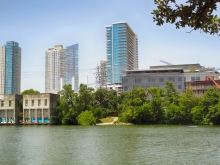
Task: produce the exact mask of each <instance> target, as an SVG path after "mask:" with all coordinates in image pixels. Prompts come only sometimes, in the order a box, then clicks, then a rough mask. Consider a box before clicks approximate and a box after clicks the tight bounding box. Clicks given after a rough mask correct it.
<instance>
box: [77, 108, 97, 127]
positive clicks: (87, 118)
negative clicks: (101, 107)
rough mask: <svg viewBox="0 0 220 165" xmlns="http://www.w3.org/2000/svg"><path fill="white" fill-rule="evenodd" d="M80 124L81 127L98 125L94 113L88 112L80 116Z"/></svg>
mask: <svg viewBox="0 0 220 165" xmlns="http://www.w3.org/2000/svg"><path fill="white" fill-rule="evenodd" d="M78 123H79V124H80V125H94V124H96V120H95V117H94V116H93V114H92V112H91V111H87V110H86V111H84V112H82V113H81V114H80V115H79V116H78Z"/></svg>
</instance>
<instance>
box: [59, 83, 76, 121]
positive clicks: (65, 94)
mask: <svg viewBox="0 0 220 165" xmlns="http://www.w3.org/2000/svg"><path fill="white" fill-rule="evenodd" d="M59 94H60V98H59V100H58V106H57V113H58V119H59V121H60V123H62V124H77V123H78V122H77V116H78V115H79V114H80V113H79V112H78V111H77V109H76V106H75V100H76V98H77V93H74V91H73V90H72V86H71V85H64V86H63V90H61V91H60V92H59Z"/></svg>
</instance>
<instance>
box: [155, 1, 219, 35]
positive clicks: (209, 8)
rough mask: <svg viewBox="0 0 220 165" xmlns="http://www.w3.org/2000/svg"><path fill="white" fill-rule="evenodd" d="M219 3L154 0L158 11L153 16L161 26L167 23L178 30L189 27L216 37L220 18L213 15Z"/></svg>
mask: <svg viewBox="0 0 220 165" xmlns="http://www.w3.org/2000/svg"><path fill="white" fill-rule="evenodd" d="M218 2H220V0H185V3H184V4H180V3H179V1H177V0H154V3H155V4H156V6H157V9H156V10H153V12H152V13H151V14H153V21H154V22H156V24H157V25H159V26H161V25H163V23H164V22H166V23H171V24H175V26H176V28H177V29H179V28H180V27H186V26H188V27H190V28H192V30H201V31H203V32H205V33H209V34H213V35H214V34H218V32H219V29H220V18H218V16H217V15H215V14H214V13H213V12H214V11H216V10H217V3H218ZM192 30H191V31H192ZM191 31H190V32H191Z"/></svg>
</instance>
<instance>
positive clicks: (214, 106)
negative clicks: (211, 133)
mask: <svg viewBox="0 0 220 165" xmlns="http://www.w3.org/2000/svg"><path fill="white" fill-rule="evenodd" d="M219 101H220V92H219V91H218V89H216V88H215V87H211V88H209V89H208V90H207V91H206V92H205V94H204V95H203V96H202V97H201V99H200V100H199V104H198V106H196V107H195V108H193V109H192V120H193V122H194V123H196V124H219V121H218V120H219V119H220V115H219V114H220V111H219V105H220V103H219ZM217 119H218V120H217Z"/></svg>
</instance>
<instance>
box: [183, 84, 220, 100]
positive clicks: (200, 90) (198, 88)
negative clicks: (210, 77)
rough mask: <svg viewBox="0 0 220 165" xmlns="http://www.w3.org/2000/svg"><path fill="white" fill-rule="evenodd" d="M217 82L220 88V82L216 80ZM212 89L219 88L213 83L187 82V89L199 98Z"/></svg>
mask: <svg viewBox="0 0 220 165" xmlns="http://www.w3.org/2000/svg"><path fill="white" fill-rule="evenodd" d="M215 82H216V83H217V84H218V85H219V86H220V80H215ZM210 87H215V88H217V87H216V85H215V84H214V83H213V82H212V81H191V82H186V88H188V89H191V90H192V91H193V93H194V95H196V96H197V97H201V96H202V95H203V94H204V93H205V92H206V91H207V89H208V88H210Z"/></svg>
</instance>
